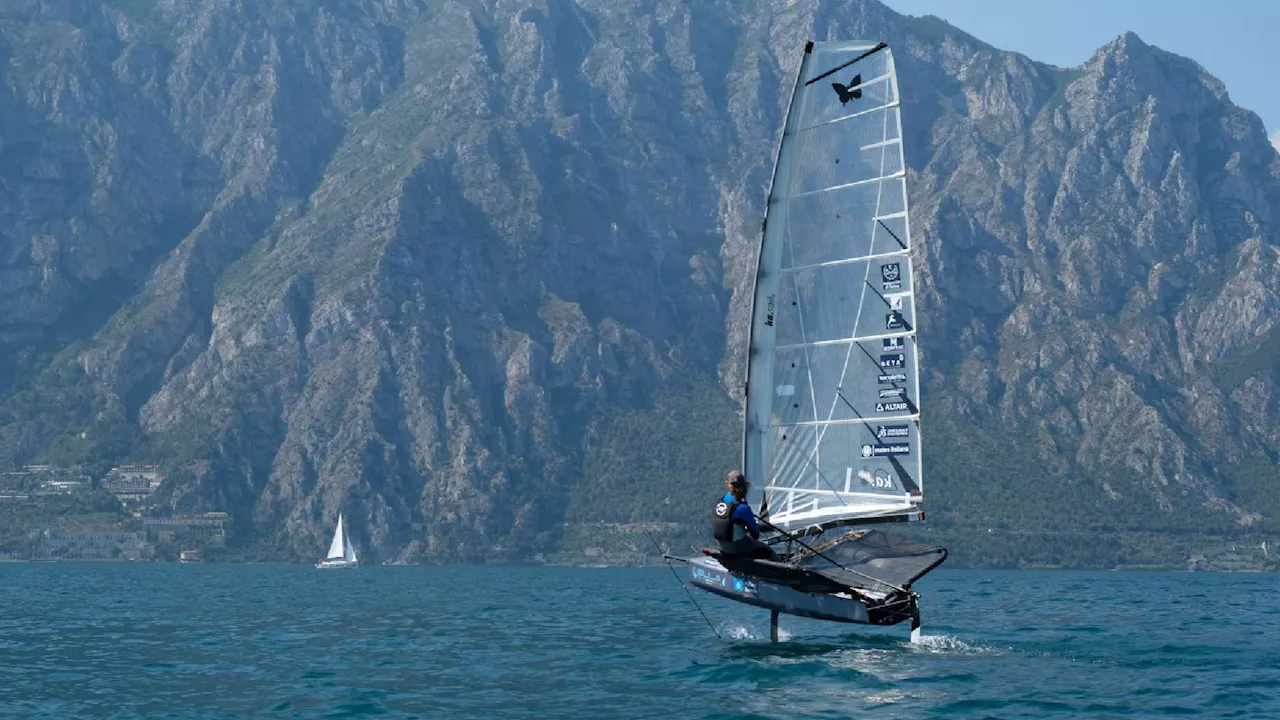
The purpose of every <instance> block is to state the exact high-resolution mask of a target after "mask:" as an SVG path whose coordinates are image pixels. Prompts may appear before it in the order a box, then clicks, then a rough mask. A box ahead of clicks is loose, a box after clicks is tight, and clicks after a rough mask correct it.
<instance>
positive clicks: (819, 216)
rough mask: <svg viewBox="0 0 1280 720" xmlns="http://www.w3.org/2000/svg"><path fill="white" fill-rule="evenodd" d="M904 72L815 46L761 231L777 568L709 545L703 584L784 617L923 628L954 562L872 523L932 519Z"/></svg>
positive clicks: (760, 302)
mask: <svg viewBox="0 0 1280 720" xmlns="http://www.w3.org/2000/svg"><path fill="white" fill-rule="evenodd" d="M914 277H915V276H914V273H913V272H912V261H911V227H910V220H909V217H908V207H907V187H906V166H905V161H904V156H903V148H902V122H901V116H900V114H899V95H898V80H897V72H896V69H895V66H894V61H893V54H892V52H891V51H890V49H889V47H888V46H887V45H886V44H885V43H865V42H817V43H815V42H810V43H807V44H806V46H805V49H804V56H803V59H802V61H801V64H800V70H799V72H798V74H797V77H796V83H795V87H794V89H793V90H792V94H791V99H790V105H789V107H788V110H787V117H786V122H785V125H784V129H783V135H782V140H781V142H780V143H779V146H778V153H777V156H776V159H775V162H774V172H773V181H772V184H771V187H770V189H769V197H768V202H767V206H766V210H765V221H764V224H763V227H762V232H761V241H760V246H759V259H758V266H757V271H756V278H755V288H754V294H753V300H752V318H751V334H750V342H749V350H748V354H747V358H748V361H747V365H748V369H747V384H746V420H745V427H744V433H743V470H744V472H745V474H746V477H747V479H748V480H749V481H750V483H751V486H750V491H749V494H748V497H747V500H748V502H749V503H750V505H751V507H753V508H757V509H758V514H759V516H760V518H761V519H762V520H765V521H767V523H766V527H768V528H770V529H772V530H773V534H772V535H771V536H769V537H767V538H766V539H765V542H766V543H769V544H770V545H771V547H773V548H774V550H775V551H776V552H777V553H778V558H777V559H776V560H762V559H753V558H749V557H744V556H741V555H726V554H725V553H723V552H721V551H720V550H716V549H704V550H703V551H702V555H701V556H696V557H693V558H688V559H687V560H686V562H687V563H688V570H689V580H690V581H691V584H693V585H694V586H695V587H698V588H701V589H703V590H707V591H709V592H712V593H715V594H717V595H720V596H722V597H726V598H729V599H731V600H736V601H738V602H742V603H746V604H749V605H754V606H757V607H761V608H765V609H768V610H770V611H771V616H770V618H771V626H772V635H773V637H774V639H775V640H776V639H777V621H778V614H779V613H788V614H792V615H797V616H802V617H808V618H815V619H819V620H830V621H835V622H848V623H866V624H871V625H894V624H897V623H900V622H903V621H906V620H910V621H911V624H912V638H913V640H914V639H917V638H918V637H919V627H920V607H919V596H918V595H917V594H916V593H914V592H913V591H912V590H911V586H912V584H913V583H914V582H916V581H917V580H919V579H920V578H921V577H923V576H924V575H925V574H926V573H928V572H929V571H931V570H932V569H934V568H935V567H937V566H938V565H940V564H941V563H942V562H943V561H944V560H945V559H946V557H947V551H946V550H945V549H943V548H940V547H933V546H929V545H923V544H920V543H916V542H911V541H908V540H904V539H901V538H896V537H894V536H892V535H889V534H887V533H885V532H883V531H880V530H869V529H862V528H860V526H864V525H872V524H878V523H888V522H904V521H916V520H923V519H924V512H923V511H922V510H921V509H920V505H921V503H922V502H923V499H924V494H923V478H922V464H921V455H920V453H921V433H920V428H921V426H920V402H921V398H920V373H919V366H918V362H917V360H918V353H917V347H916V303H915V292H914V290H915V288H914Z"/></svg>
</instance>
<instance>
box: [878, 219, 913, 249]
mask: <svg viewBox="0 0 1280 720" xmlns="http://www.w3.org/2000/svg"><path fill="white" fill-rule="evenodd" d="M876 222H878V223H880V227H882V228H884V231H885V232H887V233H889V237H891V238H893V239H894V240H895V241H897V243H898V246H899V247H901V248H902V249H903V250H906V249H907V244H906V243H904V242H902V240H900V239H899V238H898V236H897V235H894V234H893V231H892V230H890V229H889V226H888V225H885V224H884V221H883V220H881V219H880V218H876Z"/></svg>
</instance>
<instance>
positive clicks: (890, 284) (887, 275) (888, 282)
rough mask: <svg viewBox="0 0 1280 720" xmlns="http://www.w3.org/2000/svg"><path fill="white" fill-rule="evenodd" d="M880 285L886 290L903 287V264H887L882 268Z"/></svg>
mask: <svg viewBox="0 0 1280 720" xmlns="http://www.w3.org/2000/svg"><path fill="white" fill-rule="evenodd" d="M880 284H881V285H882V286H884V289H885V290H897V289H899V288H901V287H902V265H901V263H896V262H892V263H885V264H884V265H881V266H880Z"/></svg>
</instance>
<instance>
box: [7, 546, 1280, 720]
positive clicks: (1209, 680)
mask: <svg viewBox="0 0 1280 720" xmlns="http://www.w3.org/2000/svg"><path fill="white" fill-rule="evenodd" d="M918 589H919V590H920V591H921V593H922V594H923V596H924V601H923V607H924V614H925V629H924V630H925V638H924V640H925V641H924V642H923V643H922V644H920V645H914V646H913V645H911V644H909V643H908V642H906V640H907V628H906V627H905V626H898V627H896V628H888V629H872V628H865V627H858V626H850V625H833V624H826V623H818V622H810V621H803V620H798V619H795V618H784V621H783V630H784V642H781V643H779V644H777V645H773V644H771V643H769V642H768V640H767V637H768V628H767V614H766V613H764V612H763V611H759V610H754V609H751V608H746V607H743V606H739V605H736V604H734V603H730V602H728V601H723V600H719V599H717V598H713V597H711V596H709V595H706V594H703V593H699V592H697V591H695V597H697V599H698V601H699V602H700V603H702V605H703V608H704V609H705V610H706V611H707V613H708V615H709V616H710V617H711V619H712V620H713V622H715V623H716V624H717V630H718V631H719V633H720V634H721V635H722V636H724V639H723V640H717V639H716V638H715V636H714V635H713V634H712V631H711V629H710V628H708V627H707V625H706V624H705V623H704V621H703V620H702V618H701V617H700V616H699V615H698V614H697V612H696V611H695V610H694V609H693V608H692V606H691V605H690V603H689V599H688V598H687V597H686V596H685V594H684V592H683V591H682V590H681V589H680V587H679V585H678V584H677V583H676V581H675V580H674V579H673V578H672V577H671V574H670V573H669V572H668V571H667V570H665V569H661V568H658V569H630V570H598V569H568V568H530V567H514V568H512V567H482V568H429V567H377V566H367V567H361V568H358V569H356V570H352V571H317V570H314V569H312V568H310V567H295V566H272V565H221V566H219V565H131V564H74V563H65V564H3V565H0V665H2V666H3V667H4V673H3V674H4V677H3V679H2V680H0V716H4V717H49V718H73V717H110V718H135V717H136V718H239V717H281V718H286V717H305V718H355V717H365V716H375V715H376V716H382V717H405V718H409V717H417V718H468V719H479V718H574V719H575V720H582V719H584V718H609V719H611V720H612V719H614V718H619V717H625V718H664V719H667V720H671V719H676V718H787V719H788V720H799V719H801V718H849V717H867V718H872V717H874V718H962V717H975V718H1042V717H1055V718H1091V719H1093V718H1154V717H1163V716H1170V715H1197V716H1201V717H1213V718H1231V717H1251V718H1261V717H1277V718H1280V630H1278V628H1280V592H1278V591H1280V578H1277V577H1276V576H1274V575H1260V574H1244V575H1226V574H1210V573H1083V572H1001V573H994V572H964V571H950V572H949V571H945V570H940V571H937V572H935V573H934V574H933V575H931V576H929V577H928V578H926V579H925V580H924V581H922V582H921V583H920V584H919V585H918Z"/></svg>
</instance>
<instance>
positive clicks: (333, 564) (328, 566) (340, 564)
mask: <svg viewBox="0 0 1280 720" xmlns="http://www.w3.org/2000/svg"><path fill="white" fill-rule="evenodd" d="M358 564H359V563H356V562H354V561H349V560H343V559H342V558H338V559H336V560H321V561H320V562H318V563H316V568H317V569H319V570H341V569H342V568H353V567H355V566H356V565H358Z"/></svg>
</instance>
